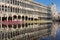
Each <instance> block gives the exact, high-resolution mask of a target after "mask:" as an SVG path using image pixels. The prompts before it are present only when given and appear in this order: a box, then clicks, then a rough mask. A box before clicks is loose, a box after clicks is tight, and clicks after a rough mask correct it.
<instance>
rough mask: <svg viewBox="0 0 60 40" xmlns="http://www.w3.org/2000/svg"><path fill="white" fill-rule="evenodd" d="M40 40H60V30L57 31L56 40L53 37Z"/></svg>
mask: <svg viewBox="0 0 60 40" xmlns="http://www.w3.org/2000/svg"><path fill="white" fill-rule="evenodd" d="M39 40H60V28H58V29H57V32H56V37H55V39H53V38H52V37H51V36H49V37H46V38H41V39H39Z"/></svg>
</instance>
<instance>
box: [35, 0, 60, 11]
mask: <svg viewBox="0 0 60 40" xmlns="http://www.w3.org/2000/svg"><path fill="white" fill-rule="evenodd" d="M34 1H36V2H39V3H42V4H44V5H49V4H51V2H53V3H54V4H56V7H57V11H58V12H60V0H50V1H49V0H34Z"/></svg>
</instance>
